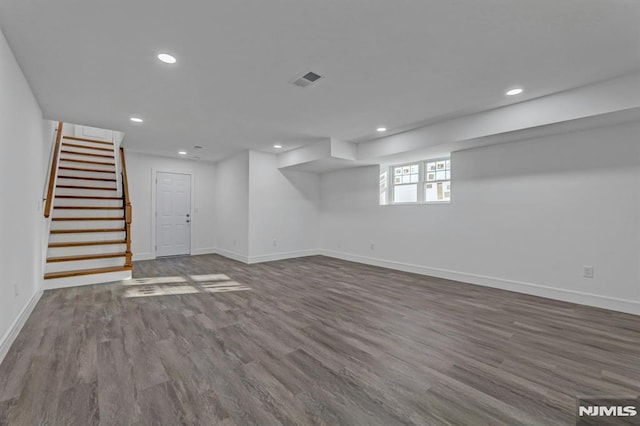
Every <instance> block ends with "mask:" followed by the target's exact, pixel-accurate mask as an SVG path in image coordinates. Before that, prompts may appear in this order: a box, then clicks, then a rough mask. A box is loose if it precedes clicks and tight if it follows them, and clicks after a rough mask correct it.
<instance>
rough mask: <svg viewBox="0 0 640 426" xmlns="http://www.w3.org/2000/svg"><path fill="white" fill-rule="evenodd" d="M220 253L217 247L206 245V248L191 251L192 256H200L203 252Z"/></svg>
mask: <svg viewBox="0 0 640 426" xmlns="http://www.w3.org/2000/svg"><path fill="white" fill-rule="evenodd" d="M216 253H218V250H217V249H216V248H215V247H206V248H199V249H194V250H192V251H191V256H198V255H201V254H216Z"/></svg>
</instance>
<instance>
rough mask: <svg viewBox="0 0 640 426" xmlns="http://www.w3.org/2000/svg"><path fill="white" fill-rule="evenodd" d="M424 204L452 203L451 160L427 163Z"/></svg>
mask: <svg viewBox="0 0 640 426" xmlns="http://www.w3.org/2000/svg"><path fill="white" fill-rule="evenodd" d="M425 170H426V172H425V173H426V175H427V176H426V179H425V183H424V202H425V203H437V202H439V201H451V160H449V159H442V160H436V161H427V162H425Z"/></svg>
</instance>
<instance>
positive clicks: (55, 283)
mask: <svg viewBox="0 0 640 426" xmlns="http://www.w3.org/2000/svg"><path fill="white" fill-rule="evenodd" d="M130 279H131V271H121V272H109V273H106V274H93V275H81V276H79V277H65V278H56V279H51V280H44V288H45V289H47V290H51V289H56V288H65V287H77V286H81V285H91V284H101V283H111V282H118V281H122V280H130Z"/></svg>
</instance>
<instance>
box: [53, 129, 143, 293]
mask: <svg viewBox="0 0 640 426" xmlns="http://www.w3.org/2000/svg"><path fill="white" fill-rule="evenodd" d="M54 150H55V151H54V158H53V162H52V167H51V174H50V178H49V191H48V195H47V199H46V201H47V202H46V205H45V217H50V216H51V226H50V232H49V244H48V248H47V260H46V266H45V275H44V279H45V285H46V287H47V288H60V287H68V286H75V285H86V284H96V283H101V282H111V281H119V280H122V279H127V278H130V277H131V271H132V270H133V265H132V261H131V257H132V256H131V238H130V237H131V228H130V227H131V203H130V201H129V194H128V182H127V179H126V165H125V162H124V151H123V150H122V149H121V150H120V152H119V155H116V150H114V145H113V142H109V141H102V140H94V139H86V138H79V137H72V136H62V123H60V125H59V126H58V134H57V136H56V146H55V147H54ZM58 158H59V160H58ZM119 161H120V167H121V170H122V175H121V179H118V175H117V173H118V167H117V165H118V162H119ZM119 185H121V187H118V186H119Z"/></svg>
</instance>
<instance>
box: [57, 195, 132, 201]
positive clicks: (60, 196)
mask: <svg viewBox="0 0 640 426" xmlns="http://www.w3.org/2000/svg"><path fill="white" fill-rule="evenodd" d="M56 198H71V199H85V200H120V201H122V197H98V196H92V195H56Z"/></svg>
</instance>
